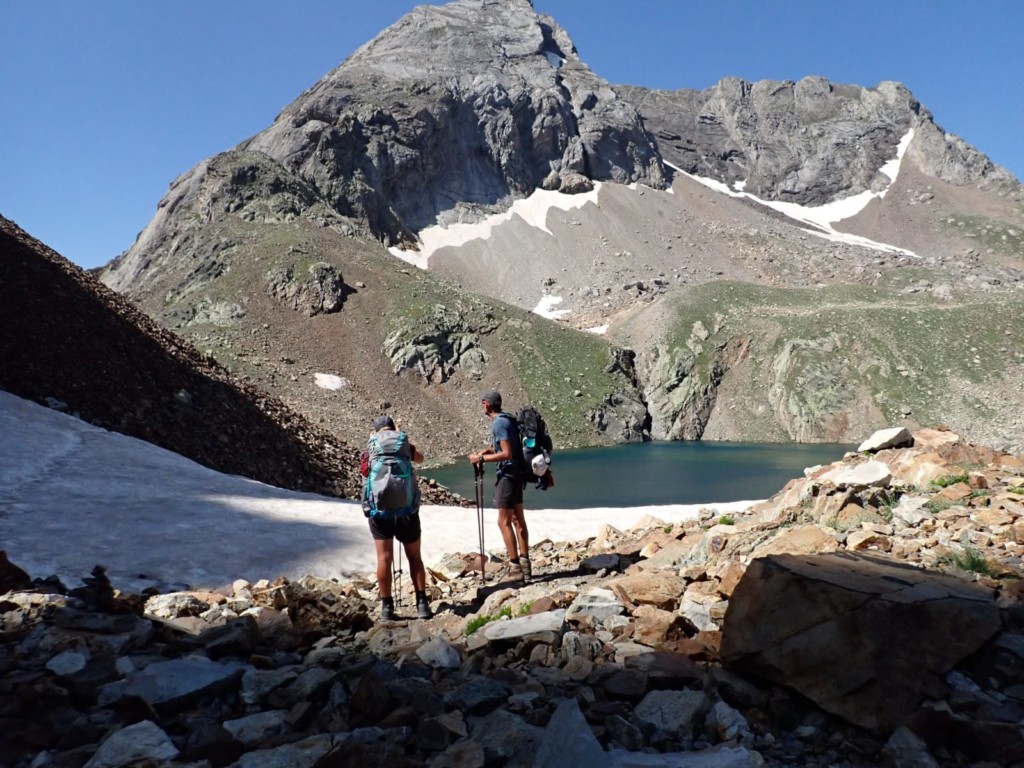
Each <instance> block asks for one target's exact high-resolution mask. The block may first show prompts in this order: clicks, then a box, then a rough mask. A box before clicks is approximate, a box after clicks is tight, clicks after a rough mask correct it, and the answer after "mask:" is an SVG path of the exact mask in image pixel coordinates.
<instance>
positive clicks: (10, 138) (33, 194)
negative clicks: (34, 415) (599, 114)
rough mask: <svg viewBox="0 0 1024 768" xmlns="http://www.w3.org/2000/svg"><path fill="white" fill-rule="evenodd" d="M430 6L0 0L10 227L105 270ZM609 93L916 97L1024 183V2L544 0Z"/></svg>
mask: <svg viewBox="0 0 1024 768" xmlns="http://www.w3.org/2000/svg"><path fill="white" fill-rule="evenodd" d="M415 5H417V3H414V2H404V1H402V0H373V1H372V2H365V1H362V0H360V1H359V2H356V0H344V1H342V0H296V1H295V2H293V3H288V4H284V3H280V2H272V1H271V0H246V2H241V0H217V2H209V0H207V1H206V2H200V1H199V0H180V1H179V2H175V3H155V2H141V1H139V0H96V2H81V0H49V1H48V2H32V1H30V0H24V1H19V0H0V12H2V18H3V31H2V33H0V43H2V44H0V214H3V215H4V216H6V217H7V218H9V219H12V220H14V221H15V222H16V223H17V224H19V225H20V226H21V227H23V228H24V229H26V230H27V231H28V232H29V233H30V234H32V235H34V236H35V237H37V238H39V239H40V240H42V241H43V242H45V243H46V244H48V245H50V246H51V247H53V248H54V249H56V250H57V251H59V252H60V253H62V254H63V255H64V256H66V257H67V258H69V259H71V260H72V261H74V262H76V263H78V264H80V265H82V266H85V267H95V266H98V265H101V264H104V263H106V262H107V261H109V260H110V259H112V258H114V257H115V256H117V255H118V254H119V253H120V252H121V251H123V250H124V249H126V248H127V247H128V246H130V245H131V243H132V241H133V240H134V239H135V236H136V234H137V233H138V232H139V231H140V230H141V229H142V228H143V227H144V226H145V225H146V223H147V222H148V221H149V219H150V218H151V217H152V215H153V213H154V211H155V210H156V204H157V202H158V201H159V199H160V197H161V196H162V195H163V193H164V192H165V191H166V190H167V187H168V185H169V184H170V182H171V181H172V180H173V179H174V178H175V177H176V176H178V175H179V174H181V173H183V172H185V171H187V170H188V169H189V168H191V167H192V166H193V165H195V164H196V163H198V162H199V161H201V160H203V159H204V158H206V157H209V156H210V155H213V154H215V153H217V152H220V151H223V150H226V149H230V148H231V147H233V146H235V145H236V144H238V143H239V142H240V141H242V140H243V139H245V138H248V137H249V136H251V135H252V134H254V133H257V132H259V131H260V130H262V129H263V128H265V127H266V126H268V125H269V124H270V123H271V122H272V121H273V119H274V117H275V116H276V115H277V113H278V112H279V111H280V109H281V108H282V107H284V106H285V105H286V104H288V103H289V102H291V101H292V100H293V99H294V98H296V97H297V96H298V95H299V94H300V93H301V92H302V91H303V90H304V89H306V88H307V87H309V86H310V85H312V84H313V83H314V82H316V81H317V80H318V79H320V77H322V76H323V75H324V74H326V73H327V72H328V71H330V70H331V69H333V68H334V67H335V66H337V65H338V64H340V63H341V62H342V61H343V60H344V59H345V58H346V57H347V56H348V55H349V54H351V53H352V52H353V51H354V50H355V49H356V48H358V47H359V46H360V45H362V44H363V43H364V42H366V41H368V40H370V39H371V38H372V37H374V36H375V35H376V34H377V33H378V32H380V31H381V30H383V29H384V28H385V27H386V26H388V25H389V24H391V23H393V22H394V21H396V20H397V19H398V18H399V17H400V16H401V15H402V14H404V13H406V12H407V11H408V10H410V9H411V8H413V7H414V6H415ZM534 7H535V8H536V9H537V10H538V11H541V12H546V13H550V14H551V15H552V16H554V17H555V19H556V20H557V21H558V22H559V23H560V24H561V25H562V26H563V27H564V28H565V29H566V30H567V31H568V33H569V35H570V36H571V37H572V39H573V41H574V42H575V43H576V47H577V49H578V50H579V52H580V56H581V58H582V59H583V60H584V61H585V62H586V63H587V64H588V65H589V66H590V67H591V69H593V70H594V71H595V72H596V73H597V74H599V75H600V76H602V77H604V78H606V79H607V80H609V81H611V82H613V83H631V84H637V85H645V86H648V87H653V88H667V89H675V88H697V89H703V88H707V87H709V86H711V85H713V84H714V83H715V82H717V81H718V80H719V79H720V78H722V77H726V76H737V77H742V78H745V79H747V80H761V79H772V80H786V79H789V80H798V79H799V78H801V77H804V76H806V75H822V76H824V77H827V78H829V79H830V80H833V81H835V82H843V83H855V84H858V85H865V86H873V85H875V84H877V83H878V82H880V81H882V80H897V81H900V82H903V83H905V84H906V85H907V86H908V87H909V88H910V90H911V91H912V92H913V93H914V95H915V96H916V97H917V98H918V99H919V100H920V101H921V102H922V103H923V104H924V105H925V107H927V108H928V109H929V110H931V112H932V113H933V115H934V116H935V119H936V122H938V124H939V125H941V126H942V127H943V128H945V129H946V130H947V131H949V132H951V133H955V134H958V135H959V136H961V137H962V138H964V139H965V140H966V141H967V142H968V143H969V144H972V145H973V146H975V147H977V148H978V149H979V150H981V151H982V152H984V153H985V154H987V155H988V156H989V157H991V158H992V160H994V161H995V162H996V163H999V164H1000V165H1002V166H1004V167H1006V168H1007V169H1009V170H1010V171H1011V172H1012V173H1014V174H1015V175H1016V176H1017V177H1018V178H1022V179H1024V146H1022V144H1021V140H1020V138H1019V137H1020V135H1021V125H1024V86H1022V85H1021V73H1022V72H1024V53H1022V48H1024V46H1022V45H1021V39H1022V30H1024V3H1022V2H1019V0H986V1H985V2H981V3H970V4H968V3H966V2H954V1H953V0H886V1H885V2H881V1H880V0H858V1H857V2H833V1H832V0H775V2H770V3H769V2H760V0H757V1H756V2H755V1H754V0H749V1H748V2H738V0H714V1H713V2H712V1H711V0H708V1H706V2H702V1H700V0H694V1H693V2H683V1H682V0H628V2H627V0H614V1H613V0H534Z"/></svg>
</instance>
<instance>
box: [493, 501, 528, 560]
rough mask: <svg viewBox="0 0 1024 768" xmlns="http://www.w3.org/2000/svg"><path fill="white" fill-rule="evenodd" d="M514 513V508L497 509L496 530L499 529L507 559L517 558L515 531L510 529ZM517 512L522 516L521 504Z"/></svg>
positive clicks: (517, 549)
mask: <svg viewBox="0 0 1024 768" xmlns="http://www.w3.org/2000/svg"><path fill="white" fill-rule="evenodd" d="M515 513H516V510H515V509H499V510H498V530H499V531H501V538H502V539H503V540H504V541H505V551H506V552H507V553H508V559H509V560H518V559H519V548H518V547H517V546H516V532H515V531H514V530H513V529H512V520H513V516H514V515H515ZM519 514H520V516H522V505H520V506H519ZM524 526H525V523H524Z"/></svg>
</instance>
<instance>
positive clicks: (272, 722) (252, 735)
mask: <svg viewBox="0 0 1024 768" xmlns="http://www.w3.org/2000/svg"><path fill="white" fill-rule="evenodd" d="M287 727H288V712H287V711H286V710H283V709H271V710H267V711H266V712H256V713H254V714H252V715H247V716H246V717H240V718H237V719H235V720H225V721H224V729H225V730H226V731H227V732H228V733H230V734H231V736H232V737H233V738H234V739H236V740H237V741H240V742H242V743H243V744H254V743H256V742H258V741H261V740H263V739H265V738H267V737H268V736H276V735H277V734H279V733H283V732H284V731H285V730H286V729H287Z"/></svg>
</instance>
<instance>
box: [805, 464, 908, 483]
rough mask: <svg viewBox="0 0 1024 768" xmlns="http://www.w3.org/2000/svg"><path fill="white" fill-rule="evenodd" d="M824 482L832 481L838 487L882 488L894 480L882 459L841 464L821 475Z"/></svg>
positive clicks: (820, 478)
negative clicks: (851, 464)
mask: <svg viewBox="0 0 1024 768" xmlns="http://www.w3.org/2000/svg"><path fill="white" fill-rule="evenodd" d="M818 480H819V481H820V482H822V483H832V484H833V485H835V487H836V488H839V489H843V488H853V489H858V488H861V489H862V488H871V487H875V488H881V487H884V486H886V485H888V483H889V481H890V480H892V472H890V471H889V467H888V466H887V465H886V464H884V463H883V462H881V461H874V460H871V461H865V462H863V463H862V464H857V465H856V466H853V467H850V466H845V465H844V466H840V467H836V468H835V469H832V470H829V471H828V472H826V473H825V474H823V475H821V477H819V478H818Z"/></svg>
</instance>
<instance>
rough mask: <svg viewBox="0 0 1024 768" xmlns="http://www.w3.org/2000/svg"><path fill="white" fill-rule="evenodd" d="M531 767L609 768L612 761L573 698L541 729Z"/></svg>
mask: <svg viewBox="0 0 1024 768" xmlns="http://www.w3.org/2000/svg"><path fill="white" fill-rule="evenodd" d="M533 760H534V761H533V765H534V768H576V766H580V765H585V766H587V767H588V768H610V766H611V760H610V759H609V758H608V754H607V753H606V752H605V751H604V748H603V747H602V746H601V744H600V742H598V740H597V738H596V737H595V736H594V732H593V731H592V730H591V729H590V725H588V724H587V721H586V719H585V718H584V717H583V713H582V712H581V711H580V705H579V704H577V703H576V699H566V700H565V701H562V702H561V703H559V705H558V706H557V707H555V713H554V714H553V715H552V716H551V719H550V720H549V721H548V724H547V727H546V728H545V729H544V735H543V736H542V737H541V739H540V743H539V744H538V745H537V753H536V755H535V756H534V759H533Z"/></svg>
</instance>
